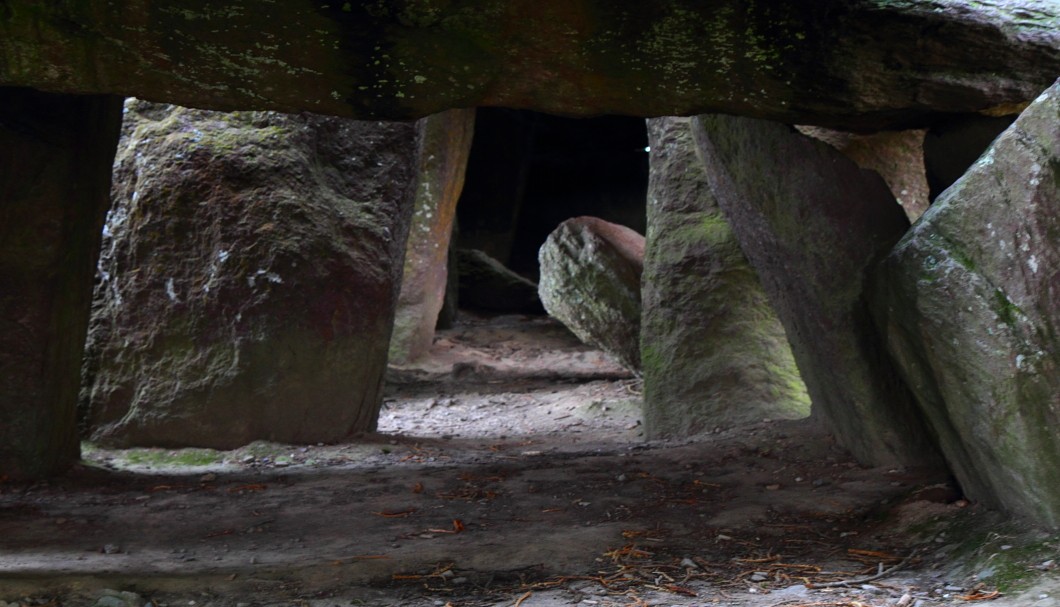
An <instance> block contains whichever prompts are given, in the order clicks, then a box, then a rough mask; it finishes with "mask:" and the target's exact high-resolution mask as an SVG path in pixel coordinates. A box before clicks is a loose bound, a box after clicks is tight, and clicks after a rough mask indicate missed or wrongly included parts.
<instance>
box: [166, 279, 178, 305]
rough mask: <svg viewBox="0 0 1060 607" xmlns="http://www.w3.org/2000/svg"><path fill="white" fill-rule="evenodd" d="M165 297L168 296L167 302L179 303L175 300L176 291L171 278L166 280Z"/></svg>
mask: <svg viewBox="0 0 1060 607" xmlns="http://www.w3.org/2000/svg"><path fill="white" fill-rule="evenodd" d="M166 295H168V296H169V300H170V301H172V302H178V301H180V300H179V299H177V289H176V287H175V286H174V284H173V279H172V278H169V279H166Z"/></svg>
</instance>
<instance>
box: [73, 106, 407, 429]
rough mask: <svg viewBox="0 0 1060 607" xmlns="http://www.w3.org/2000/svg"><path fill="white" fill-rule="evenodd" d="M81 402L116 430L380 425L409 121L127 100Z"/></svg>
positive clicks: (100, 424)
mask: <svg viewBox="0 0 1060 607" xmlns="http://www.w3.org/2000/svg"><path fill="white" fill-rule="evenodd" d="M127 107H128V111H127V116H126V120H127V125H126V128H125V129H124V137H123V140H122V145H121V149H120V152H119V155H118V158H117V162H116V165H115V187H114V208H113V210H112V211H111V212H110V215H109V217H108V221H107V224H106V230H107V234H106V238H105V241H104V252H103V259H102V261H101V263H100V275H101V280H100V283H99V286H98V287H97V289H96V300H95V304H94V306H95V307H94V314H93V322H92V330H91V333H90V339H89V352H90V357H89V359H88V361H87V363H86V372H85V377H86V386H85V394H84V396H85V402H86V411H85V413H86V417H87V422H88V425H89V427H90V428H91V431H92V433H91V436H92V437H93V438H94V439H97V440H100V441H104V442H106V443H109V444H113V445H155V446H203V447H217V448H230V447H235V446H238V445H242V444H244V443H247V442H249V441H252V440H256V439H265V440H276V441H285V442H317V441H323V442H329V441H337V440H341V439H344V438H346V437H349V436H350V435H351V434H354V433H356V432H361V431H366V430H372V429H374V427H375V423H376V418H377V415H378V410H379V406H380V403H381V400H380V399H381V384H382V381H383V374H384V372H385V368H386V360H387V347H388V344H389V342H390V333H391V329H392V326H393V320H394V307H395V302H396V299H397V295H398V288H399V286H400V276H401V260H402V256H403V255H404V251H405V239H406V236H407V233H408V226H409V220H410V217H411V211H412V195H413V194H414V191H415V190H414V187H413V186H414V185H415V168H416V166H417V160H416V146H417V142H416V140H417V136H416V126H415V125H414V124H412V123H386V122H355V121H351V120H346V119H338V118H328V117H323V116H314V115H287V114H275V113H268V112H237V113H233V114H222V113H216V112H203V111H198V110H189V109H184V108H179V107H174V106H157V105H153V104H147V103H144V102H130V103H129V105H128V106H127Z"/></svg>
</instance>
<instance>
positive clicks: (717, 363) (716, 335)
mask: <svg viewBox="0 0 1060 607" xmlns="http://www.w3.org/2000/svg"><path fill="white" fill-rule="evenodd" d="M648 142H649V144H650V147H651V157H650V161H651V175H650V178H649V180H648V213H647V217H648V233H647V248H646V251H645V255H644V280H643V286H642V288H641V301H642V306H643V315H642V316H641V338H640V347H641V364H642V367H643V374H644V426H645V435H646V436H647V437H648V438H649V439H651V438H660V437H670V436H678V437H680V436H689V435H693V434H697V433H700V432H703V431H705V430H710V429H712V428H715V427H718V426H722V427H726V426H729V425H731V424H735V423H741V422H748V421H761V420H762V419H763V418H771V419H780V418H798V417H805V416H806V415H808V414H809V412H810V399H809V397H808V396H807V395H806V387H805V386H804V385H803V383H802V379H801V378H800V377H799V370H798V368H797V367H796V366H795V359H794V358H793V357H792V355H791V347H790V346H789V345H788V340H787V337H786V336H785V334H784V327H783V326H782V325H781V324H780V321H779V320H778V319H777V315H776V313H775V312H774V311H773V308H772V307H771V306H770V304H769V299H768V297H766V294H765V292H764V291H763V290H762V285H761V283H759V281H758V276H757V275H756V274H755V271H754V268H752V267H751V264H749V263H748V262H747V258H746V257H744V254H743V251H742V250H741V249H740V245H739V243H737V242H736V236H735V235H734V234H733V232H732V228H730V227H729V223H728V221H727V220H726V219H725V217H724V215H723V214H722V211H721V208H720V207H719V206H718V203H717V201H716V200H715V199H714V196H713V195H712V194H711V192H710V188H709V187H708V182H707V174H706V170H705V169H704V168H703V163H702V162H701V161H700V160H699V158H698V157H697V155H696V145H695V142H694V141H693V140H692V130H691V127H690V125H689V119H688V118H653V119H651V120H648Z"/></svg>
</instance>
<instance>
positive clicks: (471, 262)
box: [456, 249, 543, 313]
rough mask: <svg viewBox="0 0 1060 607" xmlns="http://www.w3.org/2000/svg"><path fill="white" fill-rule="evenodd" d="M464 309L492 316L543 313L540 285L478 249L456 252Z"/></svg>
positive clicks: (460, 300) (459, 296)
mask: <svg viewBox="0 0 1060 607" xmlns="http://www.w3.org/2000/svg"><path fill="white" fill-rule="evenodd" d="M456 267H457V276H458V277H459V292H458V295H457V298H458V300H459V302H460V306H461V307H467V308H474V309H477V310H488V311H491V312H524V313H540V312H542V311H543V309H542V307H541V299H540V298H538V296H537V285H535V284H534V283H532V282H530V281H529V280H527V279H525V278H523V277H522V276H520V275H518V274H516V273H515V272H512V271H511V270H509V269H508V268H506V267H504V265H503V264H502V263H501V262H499V261H497V260H496V259H494V258H492V257H490V256H489V255H487V254H486V253H485V252H483V251H479V250H478V249H457V250H456Z"/></svg>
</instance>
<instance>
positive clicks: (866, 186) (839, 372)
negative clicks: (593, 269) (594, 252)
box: [693, 115, 941, 466]
mask: <svg viewBox="0 0 1060 607" xmlns="http://www.w3.org/2000/svg"><path fill="white" fill-rule="evenodd" d="M694 125H695V128H694V129H693V132H694V135H695V137H696V143H697V145H698V147H699V151H700V153H701V155H702V157H703V159H704V162H705V163H706V165H707V174H708V176H709V177H708V179H709V181H710V188H711V191H712V192H713V194H714V196H715V198H717V200H718V204H719V205H720V206H721V208H722V210H724V211H725V215H726V217H727V218H728V219H729V222H730V225H731V226H732V229H733V231H734V233H735V234H736V237H737V239H738V240H739V242H740V246H741V248H742V249H743V251H744V253H745V254H746V255H747V257H748V259H749V260H750V261H751V264H752V265H753V266H754V268H755V270H756V271H757V272H758V277H759V278H760V279H761V281H762V286H763V287H764V288H765V291H766V293H767V294H768V295H769V298H770V300H771V301H772V303H773V307H774V309H775V310H776V311H777V315H778V316H779V317H780V320H781V322H783V323H784V328H785V330H786V331H787V335H788V340H789V341H790V342H791V349H792V352H793V353H794V354H795V361H796V362H797V363H798V365H799V371H800V372H801V374H802V378H803V381H805V382H806V389H807V391H808V392H809V394H810V399H811V401H812V402H813V414H814V416H815V417H819V418H821V419H823V421H825V422H826V423H827V425H828V426H829V428H830V429H831V430H832V431H833V432H834V433H835V434H836V439H837V440H838V441H839V443H840V444H841V445H843V446H844V447H846V448H847V449H849V450H850V451H851V452H852V453H853V454H854V456H855V457H857V458H858V459H859V460H861V461H862V462H863V463H866V464H870V465H888V466H891V465H910V466H912V465H926V464H935V463H941V459H940V457H939V455H938V453H937V452H936V451H935V449H934V447H933V445H932V443H931V440H930V438H929V435H928V432H927V429H926V423H925V422H924V421H923V419H922V418H921V417H920V415H919V412H918V411H917V409H916V406H915V401H914V399H913V395H912V393H911V392H910V391H909V389H908V388H907V387H906V385H905V383H904V382H903V381H902V380H901V378H900V377H899V375H898V371H897V368H896V367H895V365H894V363H893V361H892V360H891V358H890V357H889V356H888V354H887V352H886V350H885V348H884V345H883V343H882V339H881V337H880V335H879V333H878V332H877V330H876V328H875V326H874V325H873V321H872V317H871V316H870V313H869V307H868V301H867V293H866V289H867V286H866V284H867V282H868V279H869V275H870V272H871V270H872V268H873V267H874V264H875V263H876V262H877V261H878V260H879V259H880V258H881V257H882V256H883V255H884V254H886V253H887V252H888V251H889V250H890V248H891V247H892V246H894V244H895V243H896V242H897V241H898V239H899V238H901V236H902V234H903V233H904V232H905V231H906V230H907V229H908V228H909V220H908V219H907V218H906V217H905V215H904V213H903V212H902V209H901V208H900V207H899V206H898V204H897V203H896V202H895V200H894V197H893V196H892V195H891V193H890V191H889V190H888V188H887V184H886V183H884V181H883V179H882V178H881V177H880V176H879V175H878V174H876V173H874V172H872V171H867V170H863V169H861V168H859V167H858V166H857V165H856V164H855V163H854V162H853V161H852V160H850V159H848V158H846V157H845V156H843V155H842V154H841V153H840V152H839V151H837V150H835V149H833V148H832V147H830V146H828V145H826V144H824V143H821V142H819V141H815V140H813V139H811V138H810V137H807V136H805V135H803V134H801V133H799V132H797V131H796V130H794V129H793V128H791V127H789V126H786V125H783V124H780V123H776V122H768V121H764V120H754V119H751V118H736V117H730V116H724V115H711V116H700V117H698V118H696V119H695V121H694Z"/></svg>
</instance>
